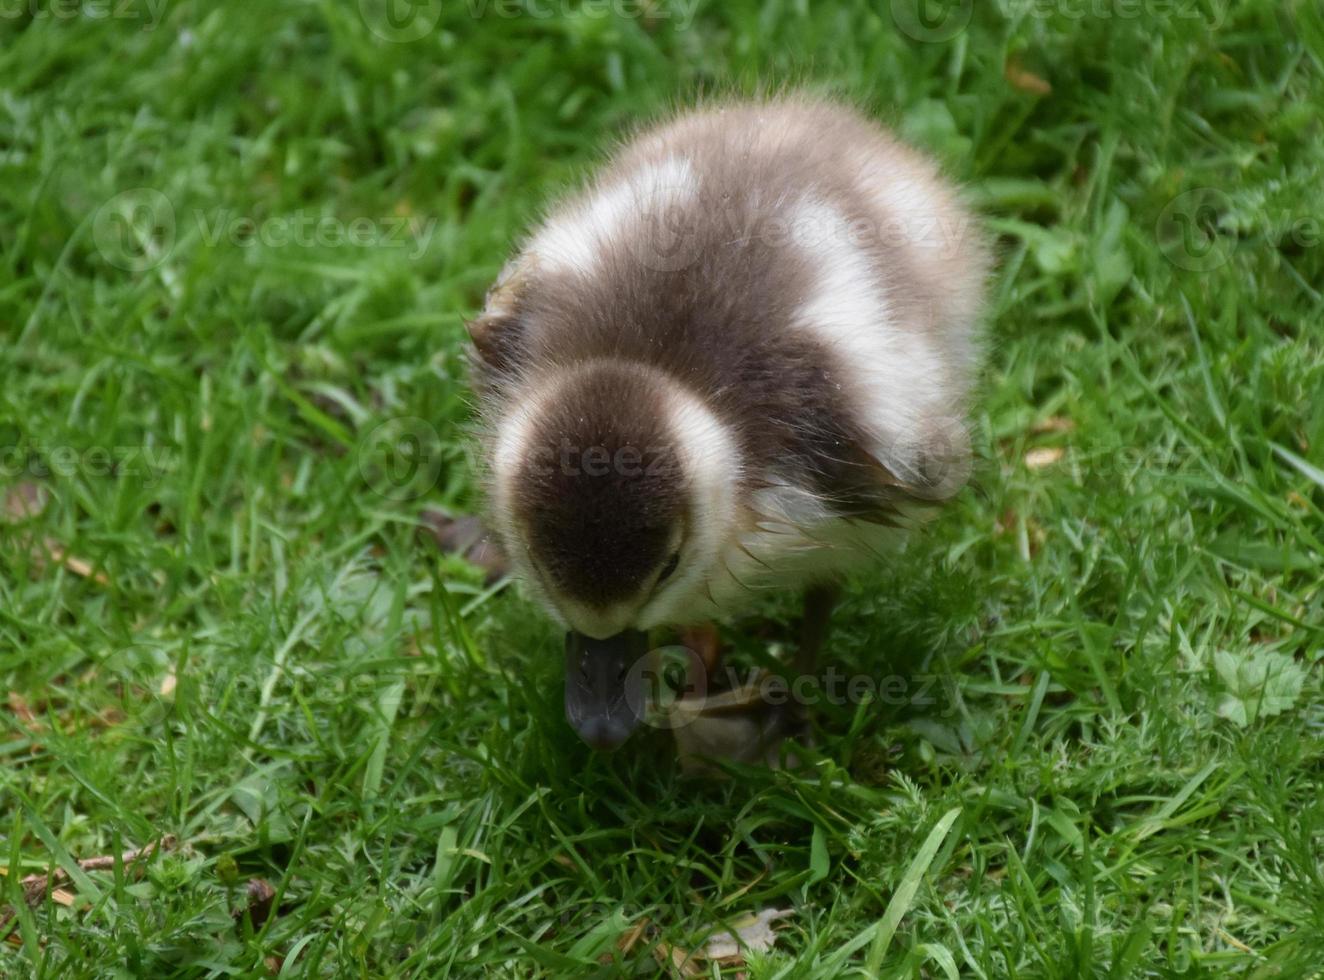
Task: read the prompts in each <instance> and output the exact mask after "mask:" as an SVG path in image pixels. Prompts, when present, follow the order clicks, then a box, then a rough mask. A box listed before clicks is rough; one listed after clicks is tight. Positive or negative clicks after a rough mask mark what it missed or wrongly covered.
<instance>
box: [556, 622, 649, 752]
mask: <svg viewBox="0 0 1324 980" xmlns="http://www.w3.org/2000/svg"><path fill="white" fill-rule="evenodd" d="M647 652H648V635H647V634H646V633H642V632H640V631H639V630H626V631H625V632H623V633H617V634H616V635H615V636H609V637H607V639H605V640H595V639H593V638H592V637H588V636H585V635H584V634H583V633H575V632H570V633H567V634H566V635H565V720H566V721H568V722H570V727H571V728H573V729H574V730H575V731H576V732H578V733H579V737H580V738H582V739H583V740H584V741H585V742H587V743H588V744H589V745H591V746H592V747H593V748H595V749H598V750H606V749H614V748H616V747H617V746H618V745H620V744H621V743H622V742H624V741H625V740H626V739H627V738H629V737H630V734H631V733H632V732H633V731H634V730H635V729H636V728H638V727H639V723H640V722H641V721H642V720H643V718H642V715H641V713H642V711H643V710H644V704H643V695H644V677H643V671H640V670H632V669H631V668H632V667H633V666H634V665H635V662H636V661H638V659H639V658H640V657H642V656H643V655H644V654H645V653H647Z"/></svg>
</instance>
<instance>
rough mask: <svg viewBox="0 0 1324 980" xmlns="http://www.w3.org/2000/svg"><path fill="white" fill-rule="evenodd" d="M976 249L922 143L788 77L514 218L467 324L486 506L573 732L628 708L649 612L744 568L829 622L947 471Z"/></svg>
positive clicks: (701, 609)
mask: <svg viewBox="0 0 1324 980" xmlns="http://www.w3.org/2000/svg"><path fill="white" fill-rule="evenodd" d="M988 268H989V252H988V249H987V246H986V244H985V241H984V238H983V236H982V234H981V232H980V230H979V228H978V225H977V223H976V221H975V218H974V216H973V214H972V213H971V211H970V210H968V209H967V208H966V207H965V206H964V205H963V204H962V203H961V201H960V199H959V196H958V194H957V192H956V190H955V189H954V188H953V187H952V186H951V185H950V184H949V183H947V182H946V181H945V180H944V179H943V177H942V176H941V175H940V172H939V169H938V167H937V166H936V165H935V164H934V163H933V162H932V161H931V160H929V159H928V158H926V157H925V156H923V155H921V154H920V153H918V152H917V151H915V150H913V149H911V148H909V147H908V146H906V145H904V144H903V143H901V142H900V141H899V140H898V139H897V138H896V137H895V136H893V135H891V134H890V133H888V132H887V131H885V130H884V129H883V128H881V127H880V126H879V125H877V124H875V123H874V122H873V121H871V120H870V119H868V118H867V117H865V116H864V115H862V114H861V113H860V112H858V111H856V110H855V109H853V108H851V107H848V106H845V105H842V104H838V103H836V102H833V101H830V100H826V99H821V98H817V97H813V96H809V95H804V94H791V95H787V96H780V97H776V98H769V99H762V100H751V101H730V102H721V103H716V104H713V105H709V106H705V107H700V108H697V109H694V110H691V111H688V112H684V113H682V114H680V115H678V116H676V117H674V118H671V119H670V120H669V121H666V122H664V123H662V124H660V125H655V126H653V127H651V128H646V129H644V130H642V131H641V132H639V133H638V134H637V135H635V136H634V137H633V138H632V139H630V140H629V141H627V142H625V143H624V144H623V145H622V146H620V147H619V149H617V150H616V151H615V152H614V153H613V154H612V155H611V156H610V158H609V159H608V160H607V161H606V163H605V164H604V165H603V166H602V167H601V168H600V169H599V170H598V171H597V173H596V175H595V176H594V177H593V178H592V179H591V180H590V181H589V182H588V183H587V184H586V185H585V186H584V187H583V188H582V189H581V190H580V191H578V192H577V193H575V194H572V195H571V196H569V197H568V198H567V199H566V200H564V201H563V202H562V203H560V204H559V205H557V206H555V207H554V208H553V209H552V210H551V211H550V213H549V214H548V215H547V216H546V217H545V219H544V220H543V221H542V222H541V223H540V224H539V225H538V226H537V227H536V229H535V230H534V231H533V232H532V233H531V234H530V235H529V236H528V238H527V240H526V241H525V242H524V243H523V245H522V247H520V248H519V249H518V251H517V252H516V254H515V255H514V256H513V258H511V259H510V261H509V262H508V263H507V265H506V267H505V269H504V270H503V271H502V273H501V275H500V277H499V279H498V280H497V282H496V284H495V285H494V286H493V288H492V289H491V290H490V292H489V293H488V297H487V300H486V304H485V307H484V309H483V311H482V313H481V314H480V315H479V316H478V317H477V319H475V320H474V321H473V322H472V323H470V324H469V330H470V335H471V337H472V340H473V373H474V382H475V393H476V402H477V405H478V410H479V411H478V415H479V419H480V425H479V432H480V444H481V447H482V454H481V455H482V458H483V461H484V464H485V470H486V483H487V491H488V493H487V500H488V510H489V513H488V516H487V522H488V525H489V527H490V529H491V530H492V532H493V534H494V535H495V537H496V539H497V542H498V543H499V545H500V547H501V549H502V551H503V553H504V554H505V556H506V558H507V560H508V561H509V562H510V564H511V566H512V568H513V571H514V572H515V573H516V575H517V576H518V578H519V579H521V580H522V582H523V585H524V587H525V588H526V589H527V591H528V592H529V593H530V594H531V596H532V597H533V598H534V599H535V600H537V601H538V602H540V603H541V605H543V606H544V607H545V608H546V610H547V612H548V613H549V614H550V615H551V616H552V617H553V618H554V619H555V620H556V621H557V622H558V623H559V624H561V625H562V626H563V627H564V628H565V629H566V631H567V635H566V645H565V657H566V687H565V708H566V717H567V719H568V721H569V722H570V724H571V725H572V726H573V727H574V729H575V730H576V731H577V732H578V733H579V735H580V736H581V737H582V738H583V739H584V740H585V741H586V742H588V743H589V744H590V745H592V746H594V747H596V748H612V747H615V746H617V745H619V744H620V743H621V742H623V741H624V740H625V739H626V738H627V737H629V735H630V734H631V732H632V731H633V730H634V729H635V727H636V726H637V725H638V724H639V722H640V719H641V713H642V711H641V705H642V703H643V700H644V694H645V691H644V688H645V686H646V683H647V678H646V677H645V676H644V672H641V671H640V670H639V669H638V666H637V665H638V663H639V662H640V658H641V657H643V655H644V654H645V653H646V652H647V650H648V643H647V631H648V630H650V629H652V628H654V627H660V626H683V625H685V624H693V623H700V622H711V621H722V620H726V619H729V618H730V617H732V616H733V615H735V614H737V613H740V612H742V611H744V610H745V609H747V608H748V606H749V605H750V604H751V603H752V602H753V601H755V600H756V599H757V598H758V597H759V595H760V594H761V593H763V592H765V591H766V590H768V589H804V590H807V594H808V596H809V597H810V604H809V605H810V608H809V609H808V614H809V615H808V618H809V619H810V620H811V621H815V622H820V625H823V626H825V624H826V617H827V613H828V612H830V608H831V607H830V601H828V600H826V599H825V597H826V596H830V594H831V591H830V590H831V587H832V586H833V584H834V583H836V582H838V581H839V580H840V579H841V578H842V577H843V576H844V575H845V574H846V573H847V572H849V571H851V570H852V569H857V568H859V567H861V566H864V565H867V564H869V563H871V562H878V561H880V560H886V556H888V555H890V554H895V553H896V548H895V546H896V544H897V543H898V542H899V541H900V540H901V539H903V538H904V535H905V533H906V532H907V530H908V529H910V528H912V527H914V526H915V525H916V524H918V523H919V522H920V521H922V520H924V519H926V518H927V517H928V516H929V515H930V514H931V512H932V511H933V509H934V508H935V506H936V505H937V504H939V503H941V502H943V501H945V500H947V499H949V498H950V497H951V496H953V495H954V494H955V493H956V492H957V491H958V490H959V489H960V487H961V486H962V485H963V484H964V483H965V482H966V479H967V476H968V473H969V469H970V449H969V439H968V436H967V431H966V426H965V418H966V413H967V409H968V401H969V397H970V393H971V389H972V386H973V383H974V380H975V375H976V370H977V368H978V365H979V361H980V352H981V343H980V330H979V321H980V310H981V305H982V293H983V286H984V281H985V278H986V275H987V272H988ZM807 633H808V634H810V635H811V639H809V640H808V641H807V642H806V643H805V644H804V645H803V646H802V649H801V656H800V658H799V659H798V661H797V663H796V669H798V670H812V669H813V664H812V660H813V655H814V653H815V649H814V648H815V647H816V646H817V645H819V641H820V640H821V635H822V629H817V630H815V629H810V630H807ZM815 636H816V637H818V638H819V639H818V640H816V639H813V637H815Z"/></svg>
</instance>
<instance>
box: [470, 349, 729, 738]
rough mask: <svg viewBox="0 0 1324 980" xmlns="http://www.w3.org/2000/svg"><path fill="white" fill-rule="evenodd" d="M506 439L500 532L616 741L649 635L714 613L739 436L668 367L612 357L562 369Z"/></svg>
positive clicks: (571, 708) (584, 714) (534, 392)
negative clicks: (561, 631)
mask: <svg viewBox="0 0 1324 980" xmlns="http://www.w3.org/2000/svg"><path fill="white" fill-rule="evenodd" d="M524 390H525V391H526V392H527V393H528V394H527V397H526V398H525V399H524V400H523V404H522V405H520V406H519V407H517V408H515V409H513V410H512V411H510V412H509V413H508V414H507V415H506V417H505V419H504V420H503V421H502V423H501V425H500V428H499V431H498V432H497V433H496V447H495V452H494V454H493V459H494V466H493V474H492V476H493V488H492V489H493V493H492V500H493V504H494V511H495V513H494V515H493V516H494V523H495V526H496V529H497V533H498V534H499V535H500V537H501V538H502V541H503V544H504V546H505V550H506V553H507V555H509V556H510V559H511V561H512V563H513V564H514V565H515V566H516V568H517V570H518V571H519V572H520V573H521V575H522V577H523V578H524V580H525V582H526V584H527V586H528V588H529V591H530V592H531V593H532V594H533V595H534V596H535V598H537V599H539V600H540V601H541V602H542V603H543V604H544V605H545V606H546V607H547V609H548V611H549V612H550V613H551V615H552V616H553V617H554V618H555V619H557V620H559V621H560V622H561V623H563V624H564V625H565V626H566V627H567V628H568V630H569V634H568V636H567V640H566V714H567V718H568V719H569V721H570V723H571V725H572V726H573V727H574V728H575V729H576V730H577V731H578V732H579V734H580V735H581V736H582V737H583V738H584V739H585V741H587V742H589V743H590V744H591V745H594V746H595V747H599V748H605V747H614V746H615V745H617V744H619V743H620V742H622V741H624V739H625V738H626V737H628V736H629V734H630V733H631V732H632V731H633V730H634V728H635V727H636V726H637V725H638V722H639V720H640V714H641V711H642V702H643V693H642V691H641V690H640V688H641V686H642V685H643V676H642V662H641V661H640V658H641V657H643V655H644V654H645V653H646V652H647V638H646V634H645V632H644V631H646V630H648V629H649V628H651V627H654V626H659V625H663V624H676V623H682V622H688V621H693V620H695V619H699V618H703V617H704V616H705V615H711V612H712V600H711V593H710V590H709V588H708V584H709V582H710V581H711V580H712V579H713V578H714V577H715V575H716V574H717V571H718V569H719V567H720V565H721V562H722V555H723V552H724V550H725V549H726V548H727V547H728V545H729V540H728V539H729V537H730V536H731V534H732V528H733V527H734V526H735V524H736V522H735V520H734V519H733V518H734V515H735V512H736V509H737V498H738V493H739V491H738V488H739V481H740V474H741V469H742V467H741V461H740V455H739V450H738V448H737V442H736V439H735V438H734V434H733V432H732V430H731V428H730V427H729V426H727V425H725V424H723V423H722V422H721V421H720V420H719V418H718V417H717V416H716V415H715V414H714V413H713V411H712V410H711V409H710V408H709V407H708V406H707V405H705V403H704V401H703V400H702V399H701V398H700V397H698V396H697V395H696V394H694V393H693V392H691V391H689V390H687V388H686V387H685V385H684V384H683V383H681V382H680V381H678V380H677V379H675V378H673V377H672V376H670V375H668V374H666V373H665V372H663V371H661V370H659V369H657V368H654V367H651V366H648V365H644V364H641V363H638V362H632V361H628V360H624V359H615V358H604V359H598V360H593V361H588V362H583V363H578V364H575V365H571V366H569V367H563V368H560V369H556V370H549V371H547V372H546V373H545V376H544V377H541V378H539V379H538V380H537V381H534V382H531V383H530V384H528V385H527V386H526V387H525V389H524Z"/></svg>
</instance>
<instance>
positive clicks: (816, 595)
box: [792, 585, 841, 676]
mask: <svg viewBox="0 0 1324 980" xmlns="http://www.w3.org/2000/svg"><path fill="white" fill-rule="evenodd" d="M840 598H841V587H840V586H837V585H814V586H811V587H810V588H809V589H808V590H807V591H806V592H805V604H804V615H803V616H802V617H801V618H800V646H799V647H798V648H797V649H796V651H795V660H794V661H793V662H792V663H793V665H794V667H795V672H796V673H797V674H799V675H801V676H804V675H806V674H812V673H813V672H814V671H816V670H817V669H818V653H819V651H820V650H822V649H823V644H824V643H825V642H826V641H827V635H828V628H829V627H830V626H831V625H832V610H834V609H835V608H836V607H837V600H838V599H840Z"/></svg>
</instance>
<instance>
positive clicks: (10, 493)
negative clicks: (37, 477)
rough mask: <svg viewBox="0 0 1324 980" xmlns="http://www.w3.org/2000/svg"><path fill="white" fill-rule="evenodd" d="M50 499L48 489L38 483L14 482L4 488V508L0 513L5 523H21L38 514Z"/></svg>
mask: <svg viewBox="0 0 1324 980" xmlns="http://www.w3.org/2000/svg"><path fill="white" fill-rule="evenodd" d="M50 500H51V494H50V491H49V490H47V489H46V488H45V487H43V486H42V485H41V484H40V483H31V482H27V481H25V482H23V483H15V484H14V485H13V486H12V487H9V488H7V489H6V490H5V503H4V508H3V510H0V514H2V515H3V521H4V523H5V524H21V523H22V522H23V521H27V520H31V519H32V518H34V517H37V516H38V515H40V514H41V512H42V511H44V510H45V509H46V505H47V504H48V503H50Z"/></svg>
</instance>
